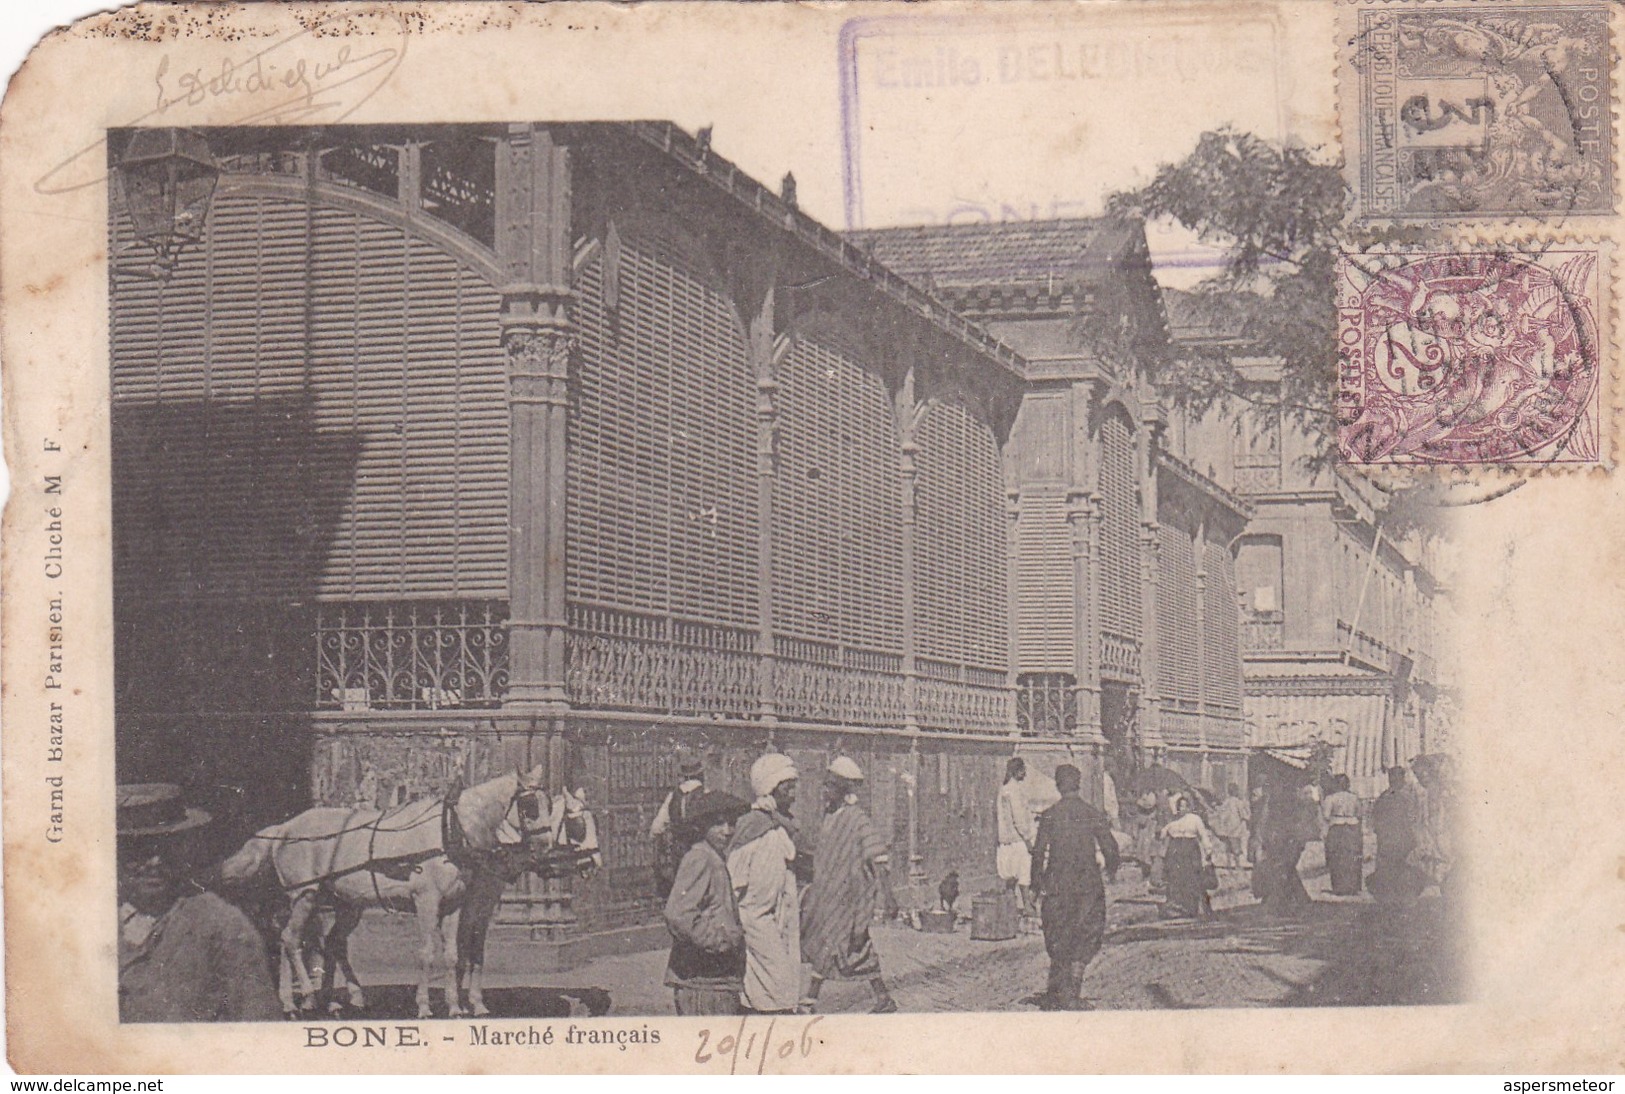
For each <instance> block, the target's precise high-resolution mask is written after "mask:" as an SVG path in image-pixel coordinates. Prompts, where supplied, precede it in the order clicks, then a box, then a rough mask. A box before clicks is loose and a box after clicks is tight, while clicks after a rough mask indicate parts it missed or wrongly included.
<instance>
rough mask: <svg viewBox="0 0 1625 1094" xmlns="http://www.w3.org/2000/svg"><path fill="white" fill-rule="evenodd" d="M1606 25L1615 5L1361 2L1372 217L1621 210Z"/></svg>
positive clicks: (1361, 177)
mask: <svg viewBox="0 0 1625 1094" xmlns="http://www.w3.org/2000/svg"><path fill="white" fill-rule="evenodd" d="M1608 21H1609V12H1608V7H1607V5H1604V4H1575V5H1541V6H1533V5H1505V6H1503V5H1500V4H1495V5H1490V4H1478V5H1475V6H1473V7H1433V6H1431V5H1430V6H1428V7H1425V8H1424V7H1416V8H1409V9H1407V8H1397V9H1396V8H1390V7H1389V6H1388V5H1386V4H1383V5H1372V6H1371V7H1369V8H1364V9H1362V10H1360V12H1359V18H1358V26H1357V29H1356V33H1355V34H1354V36H1353V38H1352V40H1351V45H1352V46H1353V54H1352V56H1351V58H1350V63H1351V64H1352V65H1353V66H1354V67H1355V68H1356V69H1357V70H1358V71H1357V76H1356V77H1355V79H1356V80H1357V83H1358V89H1359V90H1358V96H1359V116H1358V118H1357V119H1350V121H1348V122H1345V125H1350V124H1352V126H1353V133H1354V134H1356V135H1357V143H1358V146H1359V151H1358V161H1357V164H1356V165H1355V166H1356V167H1357V170H1356V172H1355V184H1356V190H1357V196H1358V199H1359V206H1360V214H1361V216H1362V217H1364V218H1366V219H1387V220H1418V219H1420V220H1436V219H1459V218H1464V217H1465V218H1472V217H1486V216H1492V217H1502V216H1505V217H1519V216H1537V217H1541V218H1543V219H1552V218H1554V217H1568V216H1594V215H1606V214H1608V213H1611V212H1612V211H1613V209H1614V121H1613V114H1612V106H1613V93H1612V88H1611V86H1610V73H1611V71H1612V68H1613V53H1612V50H1611V48H1610V45H1609V32H1608Z"/></svg>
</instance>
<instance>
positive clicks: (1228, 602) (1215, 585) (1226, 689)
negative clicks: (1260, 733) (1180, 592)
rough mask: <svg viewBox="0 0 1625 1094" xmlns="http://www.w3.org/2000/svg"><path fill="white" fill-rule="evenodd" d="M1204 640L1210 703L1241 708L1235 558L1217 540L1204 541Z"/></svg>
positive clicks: (1206, 688) (1213, 705) (1206, 689)
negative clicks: (1205, 643)
mask: <svg viewBox="0 0 1625 1094" xmlns="http://www.w3.org/2000/svg"><path fill="white" fill-rule="evenodd" d="M1204 548H1205V551H1206V568H1207V591H1206V600H1205V606H1206V614H1207V621H1206V624H1207V625H1206V632H1207V633H1206V641H1207V650H1206V653H1205V654H1204V657H1203V662H1202V663H1203V665H1204V667H1205V669H1206V673H1207V681H1206V685H1205V687H1204V688H1203V691H1204V693H1205V694H1206V697H1207V702H1208V705H1209V706H1212V707H1215V708H1217V709H1219V710H1223V711H1237V710H1240V709H1241V653H1240V644H1239V641H1238V633H1237V632H1238V629H1239V627H1240V624H1241V618H1240V613H1239V610H1238V608H1237V604H1236V574H1235V560H1234V559H1233V558H1232V557H1231V555H1230V552H1229V551H1227V550H1225V549H1224V547H1223V546H1222V545H1220V544H1217V543H1212V542H1209V543H1206V544H1205V545H1204Z"/></svg>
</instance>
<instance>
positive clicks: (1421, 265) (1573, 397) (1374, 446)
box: [1337, 244, 1609, 467]
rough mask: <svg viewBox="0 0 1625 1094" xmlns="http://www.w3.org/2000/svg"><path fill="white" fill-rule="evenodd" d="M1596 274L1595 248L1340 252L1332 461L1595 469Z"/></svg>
mask: <svg viewBox="0 0 1625 1094" xmlns="http://www.w3.org/2000/svg"><path fill="white" fill-rule="evenodd" d="M1607 265H1608V251H1607V250H1606V249H1605V248H1603V247H1601V246H1599V245H1596V244H1590V245H1586V244H1576V245H1561V246H1551V247H1545V248H1539V249H1534V250H1530V251H1523V252H1514V251H1510V250H1499V249H1492V248H1488V247H1486V248H1483V249H1480V250H1444V249H1441V250H1435V251H1410V252H1405V253H1394V254H1372V253H1358V254H1356V253H1345V254H1344V255H1342V256H1341V259H1340V261H1339V265H1338V272H1337V316H1338V318H1337V331H1338V351H1339V352H1338V393H1337V413H1338V447H1339V449H1340V452H1341V454H1342V457H1343V459H1344V460H1346V461H1347V462H1349V463H1352V464H1363V465H1447V466H1449V465H1453V466H1468V467H1494V466H1509V467H1511V466H1517V467H1536V466H1541V465H1570V466H1575V465H1577V466H1598V465H1600V464H1603V463H1605V462H1606V460H1607V458H1608V455H1609V454H1608V448H1609V445H1608V443H1607V434H1606V431H1605V428H1604V418H1603V411H1604V403H1603V391H1604V389H1605V387H1606V386H1607V385H1606V383H1605V379H1606V375H1605V373H1606V362H1607V360H1608V341H1607V335H1606V321H1607V308H1608V304H1607V301H1606V299H1605V298H1604V289H1605V286H1606V285H1607V283H1608V280H1607V279H1608V270H1607Z"/></svg>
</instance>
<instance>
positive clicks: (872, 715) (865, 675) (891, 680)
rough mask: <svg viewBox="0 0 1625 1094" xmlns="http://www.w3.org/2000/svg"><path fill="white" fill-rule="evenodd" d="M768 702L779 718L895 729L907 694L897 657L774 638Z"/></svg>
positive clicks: (900, 721)
mask: <svg viewBox="0 0 1625 1094" xmlns="http://www.w3.org/2000/svg"><path fill="white" fill-rule="evenodd" d="M773 653H774V658H773V662H774V664H773V703H774V708H775V710H777V712H778V714H779V716H780V717H783V718H789V719H793V720H796V721H809V722H830V723H833V724H836V725H862V726H875V727H877V728H878V727H884V726H900V725H903V724H904V722H905V721H906V720H907V692H906V690H905V688H904V682H903V676H902V672H903V658H902V656H901V655H900V654H894V653H884V652H880V651H876V650H864V649H855V648H852V647H843V646H839V645H836V644H834V643H831V642H818V641H814V640H812V639H805V638H791V637H789V636H786V635H776V636H775V637H774V640H773Z"/></svg>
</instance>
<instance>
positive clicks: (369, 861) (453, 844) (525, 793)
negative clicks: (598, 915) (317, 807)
mask: <svg viewBox="0 0 1625 1094" xmlns="http://www.w3.org/2000/svg"><path fill="white" fill-rule="evenodd" d="M465 790H466V788H465V787H464V785H463V782H462V780H461V779H457V780H455V781H454V782H453V783H452V784H451V785H450V786H449V787H447V789H446V793H445V795H444V796H443V797H442V798H441V800H440V816H439V821H440V844H439V846H438V847H429V848H425V849H424V850H422V851H418V852H414V853H412V854H410V855H393V856H390V857H387V858H382V859H380V858H378V857H377V855H376V852H377V847H378V836H379V833H380V832H381V831H384V829H383V823H384V821H385V820H387V819H389V817H390V816H391V815H392V813H394V812H395V811H394V810H384V811H382V812H380V813H379V814H378V816H376V817H375V818H373V819H372V820H371V821H369V822H368V823H366V824H362V825H357V826H356V827H354V828H350V827H348V826H345V827H342V828H340V829H339V830H338V831H337V832H331V833H327V834H326V835H322V836H280V837H276V838H275V842H277V843H305V842H310V843H314V842H318V841H321V840H328V839H334V840H336V839H341V838H342V837H344V836H345V835H348V834H350V833H353V832H360V831H362V830H365V831H366V832H367V855H366V858H365V859H364V860H363V861H361V862H358V863H356V864H355V865H354V866H347V867H345V868H343V869H341V870H332V871H329V872H328V873H325V874H321V875H319V876H317V877H313V878H307V879H305V880H302V881H298V882H295V883H294V884H292V885H288V884H283V885H282V889H283V891H285V892H290V893H291V892H294V891H296V890H300V889H307V888H314V889H316V890H317V891H318V892H320V893H322V894H323V895H331V891H332V885H333V883H334V882H335V881H338V880H339V879H340V878H345V877H348V876H350V875H351V874H354V873H359V872H360V871H363V870H365V871H368V872H370V873H371V875H372V889H373V896H374V897H376V898H377V900H378V905H379V907H381V908H385V909H386V910H388V909H387V906H386V904H385V901H384V894H383V890H382V888H381V887H380V886H379V884H378V875H379V874H382V875H383V876H385V877H387V878H389V879H390V880H392V881H402V882H404V881H406V880H407V879H408V878H410V877H411V875H412V873H413V872H414V871H415V870H417V869H418V868H419V867H421V866H422V865H423V863H425V862H428V861H429V860H430V859H433V858H437V857H439V856H441V855H444V856H445V857H446V858H447V859H449V860H450V861H451V863H452V865H454V866H456V867H458V869H478V868H481V867H485V866H490V865H492V864H494V863H496V862H498V861H499V860H500V859H501V857H502V854H501V848H497V849H493V850H490V851H485V850H479V849H476V848H474V847H471V846H470V845H469V842H468V834H467V832H465V831H464V829H463V824H462V821H461V819H459V817H458V816H457V804H458V801H459V800H460V799H461V798H462V796H463V793H464V792H465ZM537 792H538V788H536V787H527V786H526V785H525V784H524V781H523V780H522V779H517V780H516V781H515V786H514V792H513V794H512V795H511V796H510V797H509V799H508V807H507V809H505V810H503V817H504V818H506V817H507V815H508V813H509V812H511V811H513V809H514V807H515V805H516V804H517V805H518V806H519V832H520V844H519V845H520V846H524V845H525V844H526V843H527V842H528V841H529V840H530V839H531V838H532V836H533V835H536V834H539V833H534V832H532V831H531V828H530V824H529V822H528V819H527V816H526V814H527V813H528V812H530V811H529V810H527V809H526V808H525V804H524V800H523V799H525V798H528V797H530V796H532V795H534V794H536V793H537ZM358 812H359V810H358ZM538 812H539V811H538ZM429 821H430V816H425V817H423V818H422V819H420V820H417V821H414V822H413V823H412V824H409V825H407V826H406V827H404V828H392V829H389V830H388V831H389V833H390V834H391V835H395V834H399V833H402V832H410V831H411V830H412V829H414V828H417V827H419V826H420V825H423V824H427V823H429ZM257 838H262V839H264V838H270V837H257ZM279 880H280V879H279Z"/></svg>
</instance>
